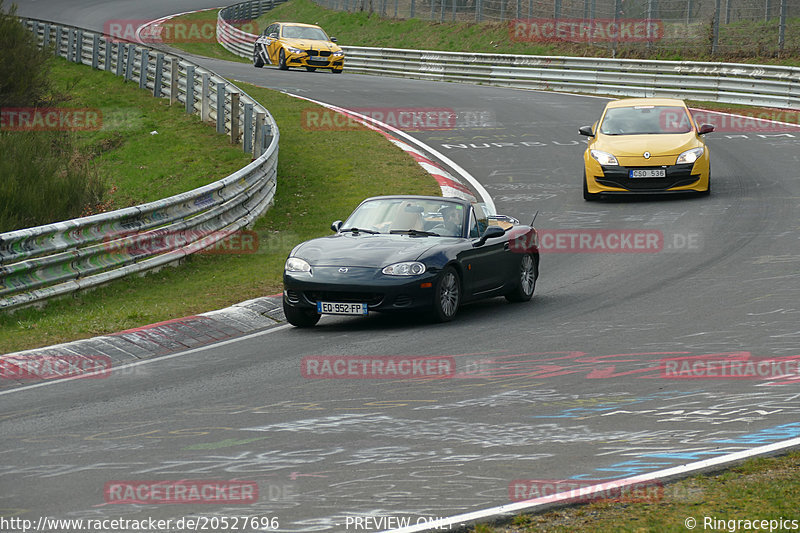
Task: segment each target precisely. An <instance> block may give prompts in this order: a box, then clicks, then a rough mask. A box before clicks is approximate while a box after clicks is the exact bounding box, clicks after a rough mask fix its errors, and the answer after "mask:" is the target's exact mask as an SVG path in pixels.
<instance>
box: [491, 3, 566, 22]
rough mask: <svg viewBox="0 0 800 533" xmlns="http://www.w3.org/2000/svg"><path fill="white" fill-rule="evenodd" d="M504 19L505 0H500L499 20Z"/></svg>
mask: <svg viewBox="0 0 800 533" xmlns="http://www.w3.org/2000/svg"><path fill="white" fill-rule="evenodd" d="M556 2H559V0H556ZM505 19H506V0H500V22H503V21H504V20H505Z"/></svg>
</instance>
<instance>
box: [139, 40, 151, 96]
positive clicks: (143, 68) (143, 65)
mask: <svg viewBox="0 0 800 533" xmlns="http://www.w3.org/2000/svg"><path fill="white" fill-rule="evenodd" d="M149 69H150V50H148V49H146V48H142V59H141V61H139V88H140V89H147V71H148V70H149Z"/></svg>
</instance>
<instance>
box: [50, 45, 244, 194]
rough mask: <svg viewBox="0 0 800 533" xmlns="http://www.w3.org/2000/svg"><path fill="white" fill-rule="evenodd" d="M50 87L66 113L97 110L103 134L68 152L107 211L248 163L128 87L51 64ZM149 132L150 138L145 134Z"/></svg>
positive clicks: (84, 138)
mask: <svg viewBox="0 0 800 533" xmlns="http://www.w3.org/2000/svg"><path fill="white" fill-rule="evenodd" d="M52 78H53V86H54V88H55V89H56V90H58V91H59V92H61V93H63V94H64V95H65V98H66V101H64V102H63V103H62V104H60V105H61V106H63V107H69V108H92V109H99V110H100V112H101V114H102V121H101V122H102V124H103V127H102V128H101V129H99V130H97V131H82V132H76V134H75V137H76V144H77V145H78V147H79V149H80V150H81V152H82V153H83V154H84V157H86V158H87V159H88V160H89V161H90V162H91V163H92V165H94V167H95V168H96V169H97V172H98V173H99V175H100V176H101V177H102V178H103V180H104V181H105V184H106V185H107V186H108V187H109V188H110V190H112V191H115V192H113V193H112V194H110V196H109V198H108V200H107V205H106V206H105V207H109V208H114V209H117V208H122V207H128V206H131V205H136V204H140V203H143V202H149V201H153V200H158V199H160V198H166V197H167V196H172V195H173V194H178V193H181V192H185V191H188V190H191V189H194V188H196V187H200V186H203V185H206V184H207V183H211V182H213V181H216V180H218V179H221V178H223V177H225V176H227V175H228V174H231V173H232V172H235V171H236V170H238V169H240V168H241V167H243V166H245V165H246V164H248V163H249V162H250V161H251V160H252V157H251V156H250V155H249V154H246V153H244V152H243V151H242V150H241V148H240V147H238V146H232V145H231V144H230V140H229V139H228V138H226V137H225V136H223V135H218V134H217V133H216V131H215V129H214V128H213V127H211V126H209V125H208V124H203V123H202V122H201V121H200V119H199V118H198V117H197V116H194V115H187V114H186V113H185V111H184V109H183V106H182V105H180V104H178V105H174V106H170V105H169V100H168V99H166V98H153V97H152V94H150V93H148V91H144V90H141V89H139V85H138V84H137V83H134V82H125V81H124V80H123V79H122V78H119V77H117V76H114V75H113V74H111V73H110V72H103V71H97V70H92V69H90V68H88V67H86V66H83V65H76V64H74V63H69V62H67V61H66V60H63V59H59V60H57V61H56V62H55V63H54V65H53V70H52ZM152 132H157V133H152Z"/></svg>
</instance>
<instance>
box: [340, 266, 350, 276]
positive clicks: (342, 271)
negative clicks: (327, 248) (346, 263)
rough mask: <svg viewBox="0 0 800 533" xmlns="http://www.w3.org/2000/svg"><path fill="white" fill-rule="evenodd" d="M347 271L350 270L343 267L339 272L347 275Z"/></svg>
mask: <svg viewBox="0 0 800 533" xmlns="http://www.w3.org/2000/svg"><path fill="white" fill-rule="evenodd" d="M347 270H348V268H347V267H342V268H340V269H339V272H341V273H342V274H347Z"/></svg>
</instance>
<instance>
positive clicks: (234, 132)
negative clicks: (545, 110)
mask: <svg viewBox="0 0 800 533" xmlns="http://www.w3.org/2000/svg"><path fill="white" fill-rule="evenodd" d="M231 144H239V93H237V92H232V93H231Z"/></svg>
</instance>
